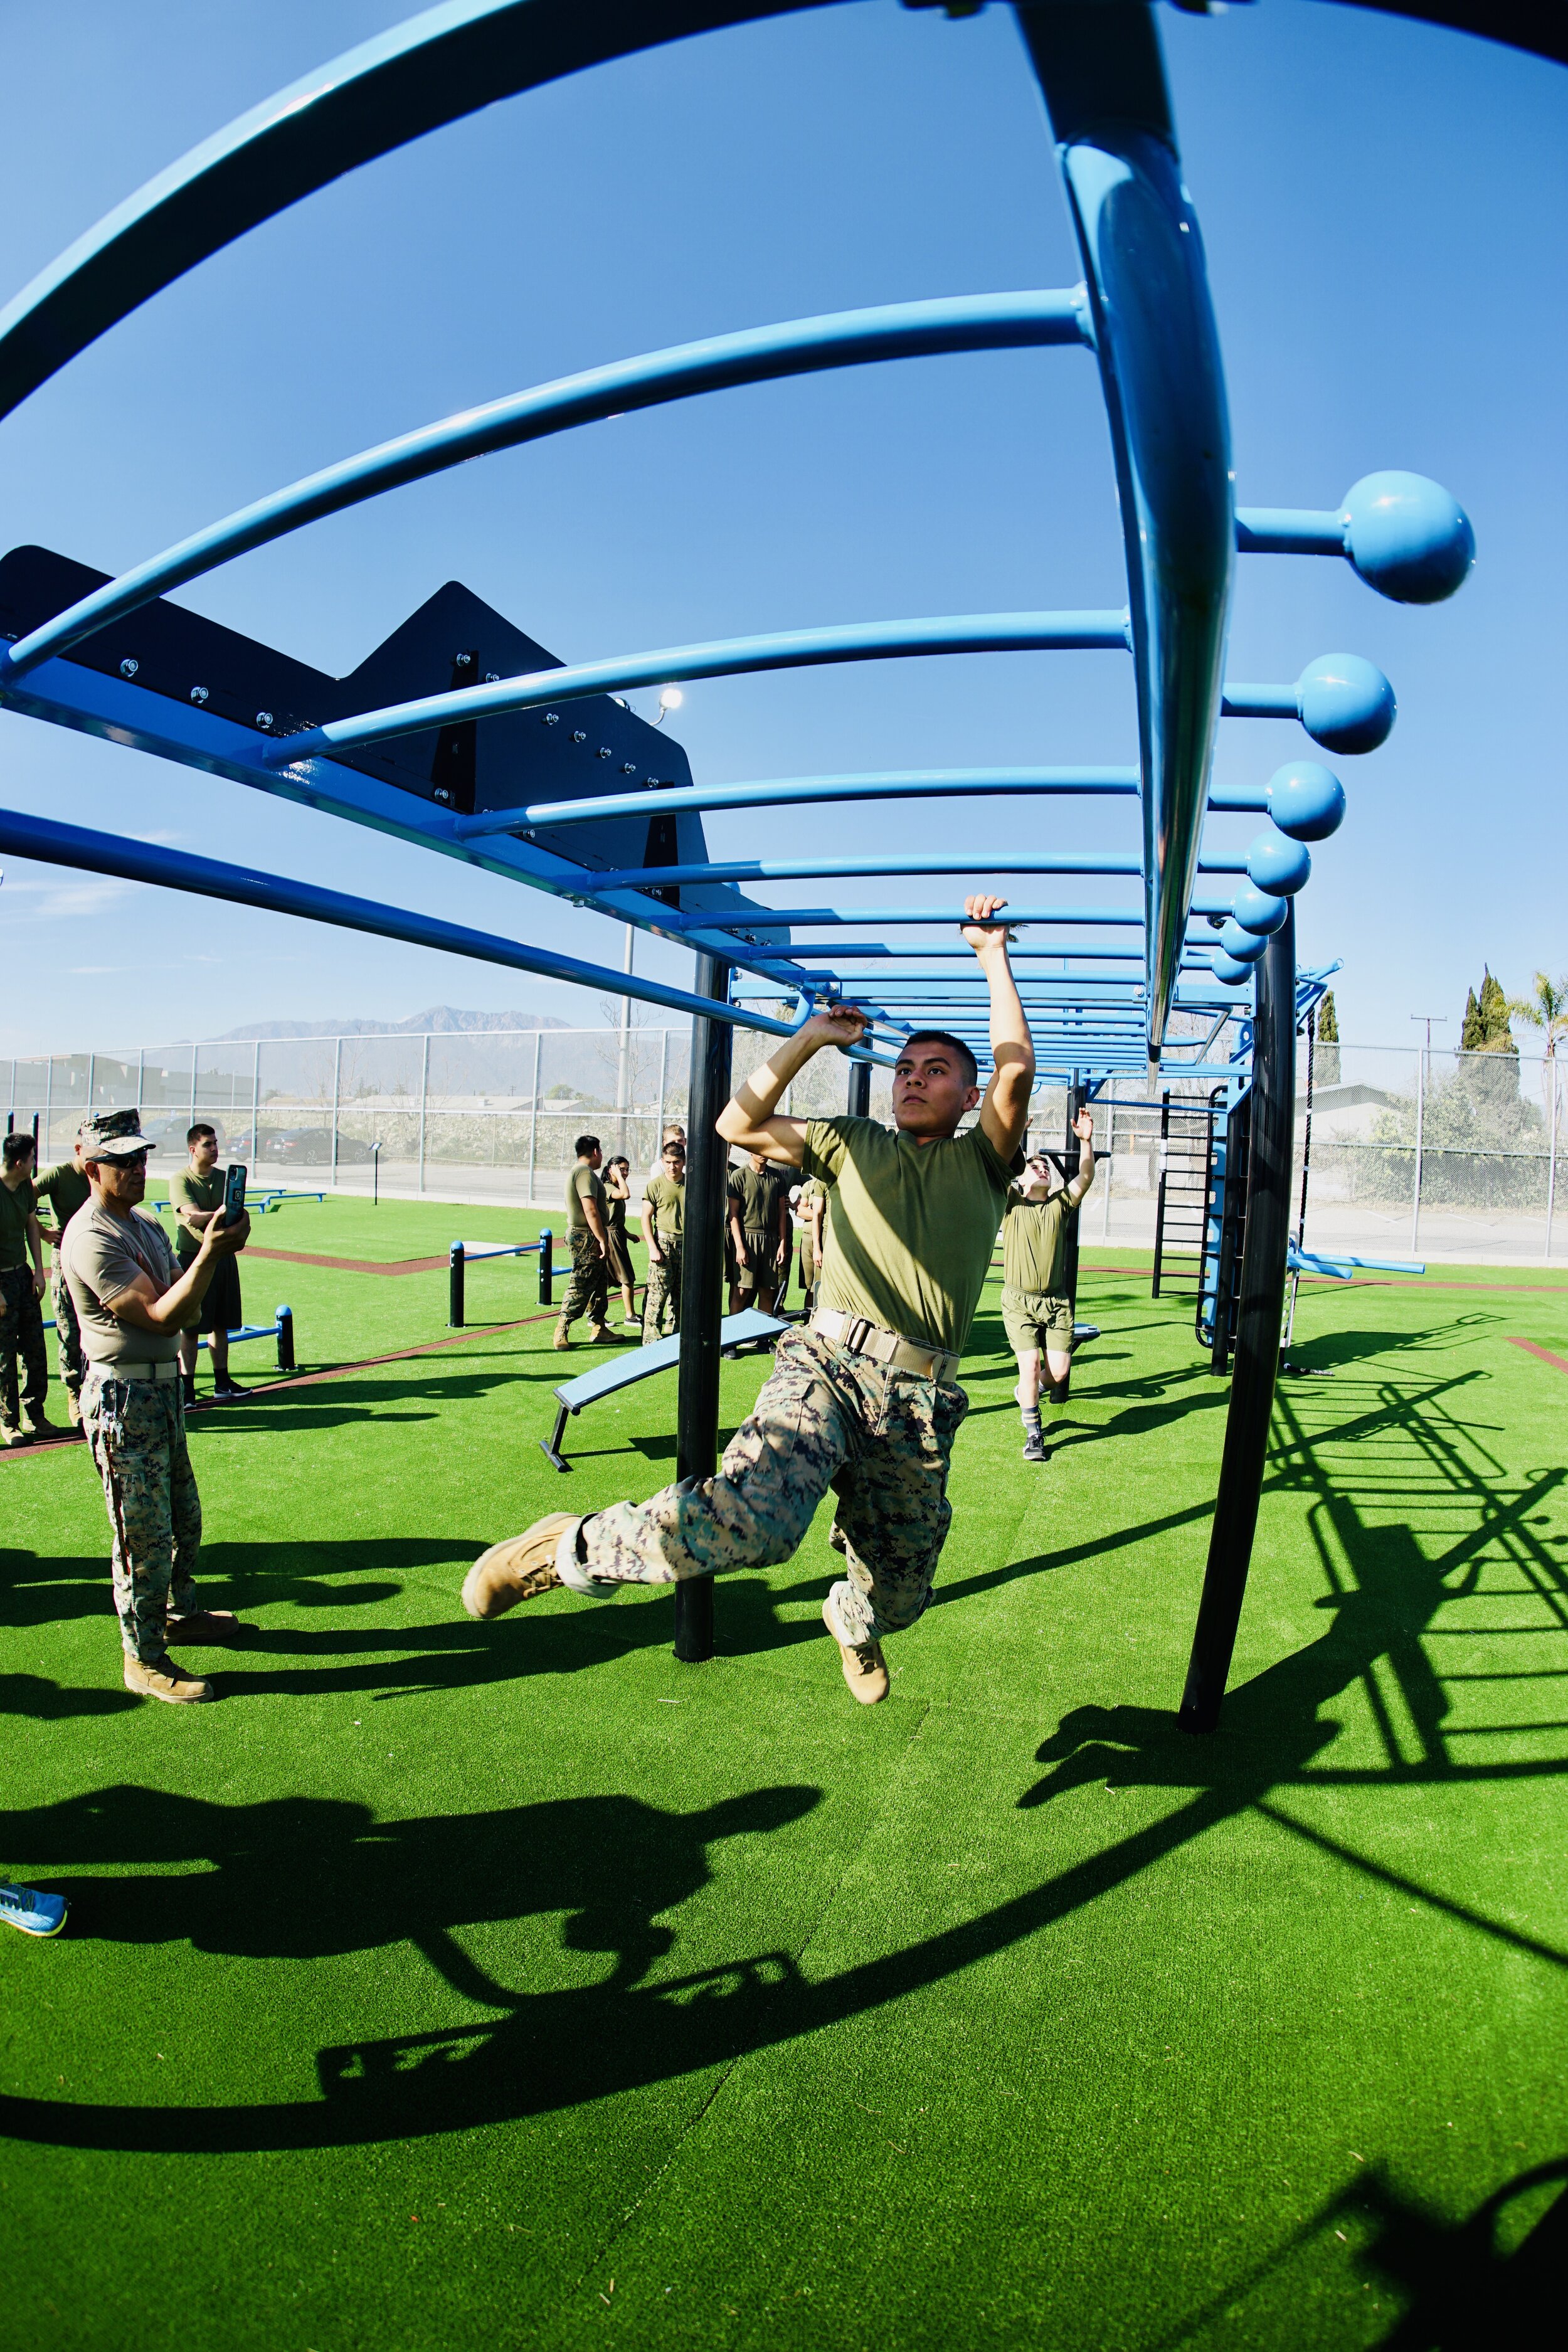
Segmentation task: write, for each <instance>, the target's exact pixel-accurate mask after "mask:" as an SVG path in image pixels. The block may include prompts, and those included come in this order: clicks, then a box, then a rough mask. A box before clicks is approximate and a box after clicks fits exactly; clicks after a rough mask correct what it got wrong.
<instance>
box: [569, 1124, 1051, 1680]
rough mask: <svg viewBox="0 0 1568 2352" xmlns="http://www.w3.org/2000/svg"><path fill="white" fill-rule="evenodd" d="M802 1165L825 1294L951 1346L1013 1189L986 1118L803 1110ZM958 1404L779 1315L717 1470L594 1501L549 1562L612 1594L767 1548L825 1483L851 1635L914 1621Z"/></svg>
mask: <svg viewBox="0 0 1568 2352" xmlns="http://www.w3.org/2000/svg"><path fill="white" fill-rule="evenodd" d="M805 1178H806V1180H807V1181H811V1180H813V1179H815V1180H816V1181H818V1182H820V1183H821V1184H822V1186H823V1188H824V1190H825V1191H826V1194H827V1202H828V1206H827V1217H826V1229H825V1234H824V1251H823V1255H824V1263H823V1269H822V1286H821V1291H820V1294H819V1296H820V1301H821V1305H822V1306H823V1307H829V1308H837V1309H838V1310H839V1311H840V1312H841V1313H844V1314H847V1315H849V1316H852V1317H856V1318H865V1320H866V1321H867V1322H868V1323H872V1324H876V1325H879V1326H880V1327H881V1328H883V1329H885V1330H889V1331H893V1332H896V1333H898V1334H899V1335H900V1337H902V1338H903V1339H907V1340H909V1341H910V1342H912V1343H913V1344H914V1345H915V1346H917V1347H921V1348H926V1349H932V1350H935V1351H940V1352H944V1353H948V1354H952V1355H956V1354H957V1353H958V1352H959V1351H960V1350H961V1349H963V1343H964V1340H965V1339H966V1338H967V1337H968V1333H969V1325H970V1321H971V1318H972V1317H973V1313H974V1309H975V1307H976V1305H977V1304H978V1302H979V1298H980V1292H981V1286H982V1285H983V1284H984V1280H985V1276H986V1271H987V1269H988V1267H989V1265H990V1263H991V1253H992V1249H993V1246H994V1243H995V1239H996V1229H997V1227H998V1225H999V1224H1000V1223H1001V1221H1002V1210H1003V1206H1004V1203H1005V1201H1006V1197H1007V1188H1008V1181H1009V1180H1008V1172H1007V1168H1006V1165H1005V1161H1004V1160H1002V1158H1001V1156H1000V1154H999V1153H998V1152H997V1151H996V1150H994V1147H993V1145H992V1144H991V1142H990V1141H989V1139H987V1138H986V1136H985V1135H984V1133H983V1132H982V1130H981V1129H979V1128H978V1127H976V1128H973V1129H970V1130H969V1131H968V1132H967V1133H966V1134H963V1135H958V1136H953V1137H951V1138H950V1139H947V1140H946V1141H944V1142H937V1143H929V1144H927V1145H925V1146H924V1148H923V1149H922V1148H921V1146H919V1145H917V1144H916V1143H914V1142H913V1141H912V1140H911V1139H910V1138H909V1137H907V1136H900V1135H895V1134H894V1133H893V1132H892V1131H891V1130H890V1129H888V1128H884V1127H880V1126H879V1125H877V1123H876V1122H875V1121H874V1120H872V1119H868V1118H825V1119H812V1120H811V1121H810V1122H809V1123H808V1125H807V1128H806V1132H805ZM863 1336H864V1335H863ZM942 1369H943V1370H946V1369H947V1368H946V1367H943V1368H942ZM968 1409H969V1400H968V1398H967V1397H966V1396H965V1395H964V1393H963V1390H962V1389H961V1388H959V1387H958V1386H957V1385H956V1383H954V1382H953V1381H951V1380H944V1381H940V1382H939V1381H936V1380H935V1379H933V1378H931V1377H925V1376H922V1375H921V1374H920V1373H918V1372H916V1371H913V1370H902V1369H900V1368H899V1367H897V1366H894V1365H889V1364H884V1363H881V1362H879V1361H878V1360H876V1359H875V1358H874V1357H872V1356H870V1355H868V1354H867V1353H866V1352H865V1350H864V1349H863V1348H862V1349H852V1348H849V1347H847V1346H846V1345H844V1344H843V1343H842V1342H841V1341H839V1340H834V1339H828V1338H827V1337H826V1334H825V1333H824V1332H821V1331H817V1330H814V1329H812V1328H809V1327H808V1328H805V1329H793V1330H789V1331H786V1332H784V1334H783V1336H782V1337H781V1339H780V1340H779V1343H778V1350H777V1353H776V1355H775V1356H774V1359H773V1373H772V1375H771V1377H770V1378H769V1379H768V1381H766V1382H765V1383H764V1385H763V1389H762V1391H761V1393H760V1395H759V1396H758V1398H757V1402H756V1403H755V1405H754V1406H753V1408H752V1412H751V1414H750V1416H749V1417H748V1419H747V1420H746V1421H745V1422H744V1423H742V1427H741V1428H740V1429H739V1430H738V1431H737V1432H736V1433H735V1435H734V1436H733V1438H731V1441H730V1444H729V1445H728V1446H727V1447H726V1448H725V1451H724V1458H723V1461H722V1462H721V1465H720V1467H719V1473H718V1475H717V1476H716V1477H713V1478H708V1479H702V1480H694V1481H691V1482H689V1483H688V1484H684V1485H682V1486H667V1487H665V1488H664V1490H663V1491H662V1493H660V1494H658V1495H655V1496H653V1497H652V1498H651V1499H650V1500H649V1501H648V1502H646V1503H617V1504H616V1505H615V1506H613V1507H611V1508H610V1509H609V1510H605V1511H598V1512H595V1514H594V1515H593V1516H592V1517H590V1518H587V1519H585V1520H584V1522H583V1525H582V1530H581V1538H580V1547H579V1551H580V1564H579V1561H578V1560H574V1559H573V1558H572V1557H571V1547H570V1546H569V1545H564V1546H563V1552H562V1555H561V1556H560V1560H559V1562H558V1564H560V1565H561V1567H562V1573H563V1577H564V1578H565V1580H566V1581H567V1582H568V1583H571V1584H573V1585H574V1589H576V1590H578V1591H586V1592H591V1593H595V1594H597V1595H598V1596H599V1597H602V1598H605V1599H608V1598H611V1597H613V1595H614V1594H615V1592H616V1591H618V1589H619V1588H620V1586H621V1585H623V1584H671V1583H675V1582H676V1581H678V1580H680V1579H683V1578H685V1577H690V1576H711V1575H713V1574H715V1573H716V1572H718V1571H719V1570H725V1569H740V1568H763V1567H770V1566H774V1565H777V1564H778V1563H779V1562H781V1561H784V1560H786V1559H789V1558H790V1557H791V1555H792V1554H793V1553H794V1552H795V1550H796V1549H798V1548H799V1546H800V1543H801V1541H802V1540H803V1538H805V1534H806V1531H807V1530H808V1528H810V1526H811V1523H812V1520H813V1518H814V1517H816V1508H817V1506H818V1504H819V1503H820V1502H821V1500H822V1498H823V1496H825V1495H826V1493H827V1491H828V1489H829V1487H832V1488H833V1489H834V1491H835V1492H836V1494H837V1498H838V1502H837V1514H836V1518H835V1525H834V1532H833V1540H834V1543H835V1546H836V1548H837V1549H839V1550H841V1551H842V1552H843V1554H844V1558H845V1563H846V1567H847V1577H846V1578H845V1580H842V1581H840V1582H839V1583H837V1584H836V1585H835V1586H834V1587H833V1591H832V1594H831V1601H832V1608H833V1613H834V1615H835V1616H836V1618H837V1622H838V1624H839V1626H840V1627H841V1628H842V1630H843V1633H844V1636H845V1638H846V1639H847V1640H848V1641H851V1642H867V1641H874V1640H878V1639H879V1638H880V1637H881V1636H882V1635H883V1634H886V1633H896V1632H899V1631H900V1630H901V1629H902V1628H904V1627H907V1626H910V1625H912V1624H913V1623H914V1622H915V1620H916V1619H917V1618H918V1617H919V1616H920V1615H921V1612H922V1611H923V1609H924V1608H925V1606H926V1603H927V1601H929V1600H930V1599H931V1585H932V1582H933V1580H934V1579H935V1575H936V1566H937V1560H938V1558H939V1557H940V1555H941V1551H942V1543H943V1540H944V1538H945V1537H946V1534H947V1528H948V1523H949V1520H950V1519H951V1517H952V1509H951V1507H950V1505H949V1503H948V1500H947V1471H948V1463H949V1460H950V1458H951V1456H952V1443H953V1439H954V1438H955V1436H956V1435H957V1433H958V1426H959V1423H960V1422H962V1420H963V1416H964V1414H965V1412H967V1411H968Z"/></svg>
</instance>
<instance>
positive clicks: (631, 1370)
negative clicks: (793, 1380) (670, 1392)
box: [539, 1307, 790, 1470]
mask: <svg viewBox="0 0 1568 2352" xmlns="http://www.w3.org/2000/svg"><path fill="white" fill-rule="evenodd" d="M789 1328H790V1327H789V1325H788V1324H787V1323H784V1322H781V1321H780V1319H779V1318H778V1317H777V1316H776V1315H763V1313H762V1312H761V1311H760V1309H759V1308H757V1307H746V1308H745V1309H744V1310H743V1311H742V1313H741V1314H739V1315H726V1316H725V1318H724V1319H723V1321H722V1322H721V1324H720V1326H719V1349H720V1353H721V1355H726V1356H732V1355H733V1354H734V1352H735V1350H736V1349H737V1348H743V1347H744V1346H745V1344H746V1342H747V1341H748V1340H749V1339H772V1338H773V1336H774V1335H775V1333H777V1332H780V1331H787V1330H788V1329H789ZM679 1361H680V1334H679V1331H677V1332H675V1333H674V1334H673V1336H672V1337H671V1338H669V1339H657V1340H655V1342H654V1344H653V1346H652V1347H651V1348H628V1349H626V1353H625V1354H624V1355H620V1356H611V1357H609V1358H607V1359H606V1360H605V1362H604V1363H602V1364H595V1366H594V1368H593V1370H591V1371H587V1372H579V1373H578V1375H577V1377H576V1379H575V1380H574V1381H562V1382H561V1384H560V1386H559V1387H558V1388H557V1390H556V1391H555V1396H556V1401H557V1403H558V1404H559V1407H560V1410H559V1412H557V1413H556V1416H555V1428H554V1431H553V1433H552V1435H551V1438H550V1440H549V1443H548V1444H546V1442H545V1440H544V1439H543V1438H541V1439H540V1441H539V1450H540V1452H541V1453H542V1454H543V1455H544V1456H545V1459H546V1460H547V1461H548V1462H550V1463H551V1464H552V1465H553V1467H554V1468H555V1469H557V1470H570V1469H571V1467H572V1465H571V1464H570V1462H568V1461H567V1459H566V1457H565V1455H564V1454H563V1452H562V1450H561V1448H562V1443H563V1439H564V1438H565V1435H566V1422H567V1418H568V1416H569V1415H570V1414H572V1413H574V1412H582V1410H583V1408H584V1405H587V1404H597V1403H598V1402H599V1400H600V1398H601V1397H607V1396H615V1395H616V1393H617V1391H620V1390H621V1389H629V1388H631V1387H632V1386H633V1385H634V1384H635V1383H636V1382H637V1381H646V1380H647V1379H648V1378H649V1377H650V1375H651V1374H652V1373H654V1372H666V1371H668V1370H669V1368H670V1366H671V1365H672V1364H678V1363H679Z"/></svg>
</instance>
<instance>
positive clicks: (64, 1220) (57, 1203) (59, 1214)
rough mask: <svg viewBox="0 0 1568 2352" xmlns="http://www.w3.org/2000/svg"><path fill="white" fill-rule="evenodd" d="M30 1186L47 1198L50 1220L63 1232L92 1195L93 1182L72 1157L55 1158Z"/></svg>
mask: <svg viewBox="0 0 1568 2352" xmlns="http://www.w3.org/2000/svg"><path fill="white" fill-rule="evenodd" d="M33 1190H34V1191H35V1192H37V1196H38V1198H39V1200H40V1201H47V1202H48V1204H49V1209H50V1212H51V1214H50V1216H49V1220H48V1222H49V1223H50V1224H51V1225H53V1226H55V1227H56V1228H57V1229H58V1232H60V1233H62V1234H63V1233H64V1232H65V1229H66V1227H67V1226H68V1224H69V1223H70V1221H71V1219H72V1218H73V1217H74V1216H75V1214H76V1213H77V1211H78V1210H79V1209H85V1208H86V1206H87V1204H88V1202H89V1201H90V1200H91V1198H92V1186H91V1185H90V1184H89V1182H88V1181H87V1178H86V1177H85V1176H84V1175H83V1174H82V1172H81V1170H80V1169H79V1167H78V1166H77V1164H76V1161H75V1160H56V1162H55V1164H54V1166H53V1167H52V1168H46V1169H44V1170H42V1171H40V1173H39V1174H38V1175H37V1177H36V1178H35V1179H34V1183H33Z"/></svg>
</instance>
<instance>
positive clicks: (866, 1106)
mask: <svg viewBox="0 0 1568 2352" xmlns="http://www.w3.org/2000/svg"><path fill="white" fill-rule="evenodd" d="M847 1108H848V1111H849V1116H850V1118H870V1116H871V1065H870V1063H869V1062H851V1063H850V1065H849V1102H848V1106H847Z"/></svg>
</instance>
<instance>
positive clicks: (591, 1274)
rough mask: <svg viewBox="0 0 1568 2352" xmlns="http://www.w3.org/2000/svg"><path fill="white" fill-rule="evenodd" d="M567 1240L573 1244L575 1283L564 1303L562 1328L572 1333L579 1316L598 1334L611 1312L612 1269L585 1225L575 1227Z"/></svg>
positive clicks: (572, 1283)
mask: <svg viewBox="0 0 1568 2352" xmlns="http://www.w3.org/2000/svg"><path fill="white" fill-rule="evenodd" d="M567 1239H568V1240H569V1242H570V1243H571V1244H572V1279H571V1281H570V1282H569V1283H568V1284H567V1285H566V1296H565V1297H564V1298H563V1300H562V1302H561V1328H562V1329H563V1331H565V1330H568V1329H570V1328H571V1326H572V1325H573V1324H574V1323H575V1321H576V1320H577V1318H578V1316H579V1315H585V1316H586V1317H587V1318H588V1320H589V1322H590V1323H591V1324H592V1325H593V1327H594V1328H595V1331H596V1330H597V1329H598V1328H599V1326H600V1324H601V1323H602V1322H603V1321H604V1320H605V1316H606V1315H607V1314H608V1313H609V1311H610V1269H609V1267H608V1266H607V1265H605V1260H604V1259H603V1258H602V1257H601V1256H600V1255H599V1245H598V1244H597V1242H595V1239H594V1236H593V1234H591V1233H590V1232H589V1230H588V1228H587V1226H586V1225H576V1226H574V1228H573V1230H572V1232H571V1233H570V1234H568V1235H567Z"/></svg>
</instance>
